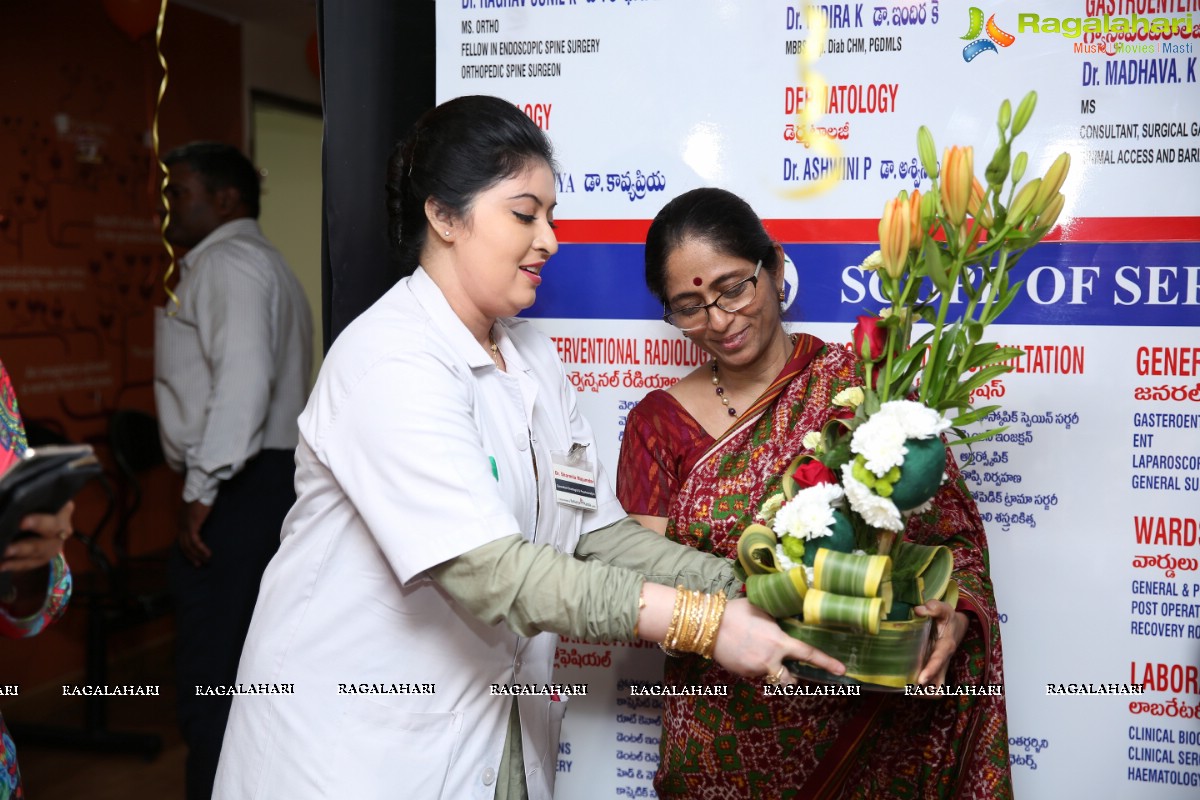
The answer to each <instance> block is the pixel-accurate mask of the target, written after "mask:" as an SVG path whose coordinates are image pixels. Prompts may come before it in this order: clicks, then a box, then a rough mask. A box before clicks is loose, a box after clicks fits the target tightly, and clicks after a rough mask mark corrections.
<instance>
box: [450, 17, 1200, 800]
mask: <svg viewBox="0 0 1200 800" xmlns="http://www.w3.org/2000/svg"><path fill="white" fill-rule="evenodd" d="M813 10H816V11H818V12H819V14H820V17H819V18H814V17H813V16H811V15H810V12H812V11H813ZM1198 37H1200V0H1161V1H1155V0H1088V1H1087V2H1084V0H1073V1H1072V0H1063V1H1061V2H1047V1H1045V0H1044V1H1043V2H1030V3H1025V4H1022V3H1018V2H1007V1H1006V2H995V3H993V4H992V5H990V6H987V5H984V6H970V5H968V4H960V3H948V2H938V0H925V1H924V2H914V3H890V2H888V3H876V4H866V3H823V4H804V3H799V2H795V3H786V2H775V1H774V0H761V2H742V3H734V2H728V0H452V1H449V2H448V1H447V0H443V1H442V2H439V4H438V65H437V74H438V98H439V100H445V99H448V98H451V97H454V96H457V95H462V94H495V95H499V96H501V97H504V98H506V99H509V100H511V101H512V102H513V103H514V104H516V105H517V106H519V107H520V108H521V109H523V110H524V111H525V112H526V113H527V114H528V115H529V116H530V117H531V118H532V119H533V120H534V121H535V122H537V123H538V125H539V126H540V127H542V128H543V129H544V130H546V131H547V132H548V134H549V135H550V137H551V139H552V141H553V142H554V145H555V148H556V152H557V155H558V159H559V167H560V173H559V175H558V185H557V189H558V198H557V199H558V204H559V205H558V208H557V210H556V216H557V218H558V221H559V231H558V233H559V235H560V242H561V248H560V251H559V253H558V255H557V256H555V257H554V258H553V259H552V260H551V261H550V262H549V263H548V265H547V270H546V272H545V273H544V277H545V283H544V284H543V285H542V287H541V288H540V291H539V297H538V301H537V304H536V305H535V306H534V307H533V308H531V309H529V310H528V311H527V312H526V316H529V317H532V318H535V319H536V320H537V321H538V324H539V325H540V326H541V327H542V329H543V330H544V331H545V332H546V333H547V334H548V335H549V336H551V337H552V338H553V339H554V340H555V342H556V344H557V346H558V349H559V353H560V355H561V356H562V358H563V361H564V362H565V363H566V366H567V371H568V374H569V377H570V379H571V381H572V383H573V384H574V386H575V387H576V388H577V389H578V391H579V400H580V403H581V407H582V408H583V410H584V413H585V414H587V416H588V417H589V419H590V420H591V422H592V424H593V426H594V427H595V428H596V430H597V433H598V436H599V438H600V447H599V449H600V458H601V459H602V460H603V461H604V462H605V464H606V465H607V466H608V469H609V471H610V472H611V471H613V470H615V468H616V463H617V454H618V452H619V448H620V440H621V435H622V432H623V427H624V423H625V419H626V415H627V413H628V411H629V409H630V408H632V407H633V405H634V404H636V403H637V402H638V400H639V399H640V398H641V397H642V396H643V395H644V394H645V393H646V392H647V391H649V390H652V389H657V388H665V387H667V386H670V385H671V384H672V383H674V382H675V381H676V380H678V379H679V378H680V377H681V376H683V375H685V374H687V372H689V371H690V370H692V369H695V368H696V367H697V366H699V365H702V364H704V363H706V361H707V358H706V356H705V355H704V353H703V352H701V351H700V350H698V349H697V348H695V347H694V346H692V345H691V344H690V343H689V342H687V341H686V340H684V339H683V338H682V337H681V336H680V335H679V333H678V332H677V331H676V330H675V329H673V328H671V327H670V326H669V325H667V324H666V323H663V322H661V315H662V309H661V307H659V305H658V304H657V303H656V302H655V301H654V299H653V298H652V297H651V296H650V294H649V293H648V292H647V291H646V290H645V288H644V283H643V278H642V270H643V263H642V242H643V241H644V236H645V232H646V229H647V227H648V225H649V222H650V220H651V219H652V218H653V217H654V215H655V213H657V211H658V209H659V208H661V207H662V206H663V204H665V203H666V202H667V201H668V200H670V199H671V198H673V197H675V196H677V195H679V194H681V193H683V192H685V191H687V190H689V189H692V188H695V187H698V186H720V187H723V188H726V189H730V190H732V191H734V192H736V193H738V194H740V195H742V196H743V197H745V198H746V199H747V200H748V201H749V202H750V203H751V205H752V206H753V207H754V208H755V210H756V211H758V213H759V214H760V215H761V216H762V217H763V218H764V219H765V220H766V222H767V226H768V229H769V230H770V232H771V233H772V235H773V236H774V237H776V238H777V239H778V240H779V241H781V242H782V243H783V244H784V247H785V251H786V252H787V254H788V256H789V263H788V264H787V273H786V278H787V306H788V309H787V313H786V319H787V323H788V325H789V327H792V328H794V329H797V330H804V331H807V332H810V333H813V334H814V335H817V336H819V337H822V338H824V339H826V340H827V341H830V342H848V341H849V338H850V329H851V326H852V324H853V321H854V318H855V317H856V316H857V315H858V314H861V313H864V310H865V311H871V312H873V311H877V310H878V309H879V308H880V307H881V306H882V305H883V299H882V296H881V294H880V292H879V289H878V286H877V284H876V283H875V282H874V279H873V275H872V274H871V273H867V272H864V271H863V270H862V269H861V268H860V267H859V266H858V265H859V264H860V263H861V262H862V260H863V258H864V257H865V256H866V255H867V254H868V253H869V252H870V251H871V250H873V249H875V245H874V244H873V242H875V241H876V225H877V220H878V217H879V214H880V212H881V211H882V208H883V204H884V202H885V201H886V200H887V199H889V198H890V197H892V196H894V195H895V194H896V193H897V192H898V191H899V190H900V189H910V190H911V189H913V188H918V187H924V186H926V185H927V180H928V178H927V175H926V174H925V172H924V170H923V169H922V167H921V165H920V163H919V160H918V158H917V152H916V131H917V128H918V127H919V126H920V125H926V126H928V127H929V129H930V130H931V131H932V133H933V135H934V138H935V141H936V142H937V145H938V148H939V152H940V148H942V147H946V146H949V145H952V144H970V145H974V147H975V152H976V167H977V170H978V171H982V169H983V166H984V163H985V160H986V159H987V158H988V156H989V155H990V153H991V152H992V149H993V148H994V147H995V145H996V143H997V133H996V127H995V116H994V115H995V113H996V110H997V109H998V108H999V105H1000V102H1001V101H1002V100H1003V99H1005V98H1008V99H1010V100H1011V101H1012V102H1013V104H1014V106H1015V104H1016V103H1017V102H1019V101H1020V99H1021V97H1023V96H1024V94H1025V93H1026V92H1027V91H1029V90H1030V89H1034V90H1036V91H1037V92H1038V106H1037V110H1036V112H1035V113H1034V115H1033V119H1032V121H1031V122H1030V124H1029V126H1028V127H1027V128H1026V130H1025V131H1024V132H1023V133H1022V134H1021V135H1020V137H1019V138H1018V139H1017V144H1018V146H1019V147H1020V148H1022V149H1024V150H1025V151H1027V152H1028V158H1029V167H1028V170H1027V172H1028V174H1029V175H1040V174H1043V173H1044V172H1045V170H1046V169H1047V168H1048V167H1049V166H1050V164H1051V162H1052V161H1053V159H1054V158H1055V156H1056V155H1057V154H1058V153H1060V152H1062V151H1064V150H1065V151H1067V152H1069V153H1070V154H1071V157H1072V167H1071V173H1070V177H1069V178H1068V180H1067V182H1066V184H1065V185H1064V187H1063V190H1062V191H1063V194H1064V195H1065V196H1066V207H1065V209H1064V211H1063V214H1062V216H1061V217H1060V227H1059V228H1058V229H1057V230H1056V231H1054V232H1053V233H1052V234H1051V236H1050V237H1048V240H1047V241H1046V242H1044V243H1043V244H1041V245H1039V246H1037V247H1036V248H1034V249H1033V250H1031V251H1030V252H1029V253H1028V254H1026V255H1025V256H1024V257H1023V258H1022V260H1021V261H1020V263H1019V264H1018V265H1017V266H1016V268H1015V269H1014V279H1015V280H1022V281H1023V282H1024V283H1023V285H1022V289H1021V292H1020V294H1019V296H1018V298H1017V300H1016V301H1015V302H1014V303H1013V305H1012V306H1011V307H1010V308H1009V309H1008V310H1007V311H1006V312H1005V315H1004V317H1003V318H1002V323H1003V324H998V325H996V326H994V329H993V330H992V331H991V332H990V336H989V338H994V339H996V340H997V341H999V342H1000V343H1001V344H1005V345H1013V346H1016V347H1019V348H1020V349H1021V350H1022V351H1023V355H1022V356H1020V357H1019V358H1017V359H1016V360H1015V361H1014V363H1013V367H1014V369H1013V371H1012V372H1010V373H1008V374H1007V375H1005V376H1004V377H1003V378H1000V379H997V380H995V381H993V382H992V383H991V384H989V385H987V386H984V387H981V389H980V390H979V391H978V393H977V399H979V400H986V401H988V402H996V403H999V404H1000V405H1001V408H1002V410H1001V411H999V412H997V413H996V414H994V415H993V419H992V420H990V421H989V422H991V423H993V424H1004V425H1007V426H1008V428H1007V430H1006V431H1005V432H1004V433H1002V434H1001V435H999V436H997V437H995V438H993V439H991V440H988V441H986V442H983V443H982V444H981V445H980V446H979V447H977V448H976V450H975V457H974V460H973V461H971V462H970V463H968V462H967V461H966V459H967V458H968V457H969V454H968V453H966V452H965V451H964V452H962V453H960V454H959V457H960V458H962V459H963V467H964V470H965V473H964V474H965V475H966V477H967V479H968V481H969V483H970V485H971V487H972V489H973V491H974V492H975V497H976V500H977V501H978V503H979V507H980V510H981V512H982V514H983V517H984V520H985V522H986V524H987V531H988V536H989V540H990V551H991V567H992V574H993V579H994V582H995V586H996V597H997V601H998V604H999V607H1000V611H1001V612H1002V631H1003V636H1004V646H1005V668H1006V684H1005V686H1004V693H1005V696H1006V700H1007V704H1008V711H1009V729H1010V742H1009V744H1010V749H1011V760H1012V766H1013V778H1014V783H1015V788H1016V792H1017V796H1019V797H1023V798H1034V799H1036V798H1047V799H1048V798H1057V797H1061V796H1095V797H1113V796H1137V797H1161V798H1184V797H1192V796H1194V795H1195V793H1196V791H1197V787H1200V689H1198V687H1197V682H1198V679H1197V671H1198V666H1197V665H1198V664H1200V600H1198V599H1196V595H1197V593H1198V592H1200V530H1198V527H1200V513H1198V511H1197V509H1198V508H1200V335H1198V327H1200V191H1197V189H1196V187H1197V186H1200V86H1198V84H1197V55H1198V54H1197V53H1196V44H1197V38H1198ZM814 107H815V109H814ZM806 112H808V113H806ZM835 176H836V177H838V179H837V180H835ZM662 658H663V656H662V655H661V653H659V652H658V651H657V650H656V649H653V648H646V647H622V646H614V645H591V644H587V643H583V642H563V643H562V645H561V646H560V649H559V658H558V669H557V671H556V676H558V675H561V680H563V681H565V682H572V683H575V682H581V681H586V682H588V683H589V685H590V687H591V691H590V692H589V694H588V695H587V696H586V697H584V698H573V699H572V703H571V712H570V714H568V716H567V717H566V720H565V722H564V725H563V741H562V745H561V747H560V763H559V776H558V788H557V794H558V796H559V797H581V796H588V797H654V796H655V794H654V790H653V786H652V777H653V773H654V770H655V768H656V767H657V764H658V759H659V750H658V741H659V725H660V723H661V718H660V711H659V709H658V705H657V701H656V699H655V698H654V697H652V696H645V695H635V694H634V693H633V692H634V691H635V690H634V688H633V687H634V685H635V684H640V683H645V682H650V683H654V682H657V681H658V680H660V678H661V664H662ZM1131 692H1137V693H1136V694H1131ZM776 700H777V701H779V702H785V701H786V699H785V698H776Z"/></svg>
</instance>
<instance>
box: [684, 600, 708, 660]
mask: <svg viewBox="0 0 1200 800" xmlns="http://www.w3.org/2000/svg"><path fill="white" fill-rule="evenodd" d="M711 602H712V595H710V594H705V593H703V592H696V607H695V610H694V611H693V613H692V620H693V622H692V629H691V638H689V639H688V644H687V650H688V652H691V653H699V652H700V650H701V647H700V641H701V639H702V638H703V636H704V620H705V618H706V617H708V608H709V605H710V604H711Z"/></svg>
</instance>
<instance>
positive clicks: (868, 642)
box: [779, 617, 933, 691]
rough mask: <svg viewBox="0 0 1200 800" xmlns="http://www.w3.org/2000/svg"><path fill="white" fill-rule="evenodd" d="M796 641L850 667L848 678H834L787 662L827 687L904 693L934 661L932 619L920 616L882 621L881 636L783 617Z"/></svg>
mask: <svg viewBox="0 0 1200 800" xmlns="http://www.w3.org/2000/svg"><path fill="white" fill-rule="evenodd" d="M779 625H780V627H782V628H783V630H784V631H785V632H786V633H787V634H788V635H789V636H791V637H793V638H795V639H799V640H800V641H802V642H804V643H805V644H809V645H812V646H813V647H815V648H817V649H818V650H820V651H821V652H823V653H825V654H826V655H829V656H832V657H833V658H836V659H837V660H838V661H841V662H842V663H843V664H845V665H846V674H845V675H834V674H832V673H830V672H826V671H825V670H823V669H820V668H818V667H814V666H812V665H810V664H801V663H799V662H795V661H789V662H787V667H788V669H789V670H790V671H791V673H792V674H793V675H795V676H796V677H798V678H804V679H806V680H812V681H818V682H822V683H840V684H853V685H861V686H862V687H863V689H864V690H868V691H902V690H903V689H904V687H905V686H906V685H908V684H913V683H916V682H917V676H918V675H919V674H920V673H921V667H923V666H924V665H925V661H926V660H927V659H928V657H929V650H930V646H931V644H932V641H931V631H932V629H933V626H932V621H931V620H930V619H929V618H928V617H919V618H917V619H912V620H904V621H901V622H881V623H880V624H879V632H878V633H876V634H870V633H866V632H861V633H859V632H855V631H848V630H844V629H841V628H832V627H829V626H825V625H811V624H808V623H804V622H800V621H799V620H797V619H794V618H793V619H781V620H780V621H779Z"/></svg>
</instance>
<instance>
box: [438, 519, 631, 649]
mask: <svg viewBox="0 0 1200 800" xmlns="http://www.w3.org/2000/svg"><path fill="white" fill-rule="evenodd" d="M427 574H428V575H429V576H430V577H431V578H433V580H434V581H435V582H437V584H438V585H439V586H441V587H442V589H443V590H444V591H445V592H446V593H447V594H449V595H450V596H451V597H453V598H454V599H455V600H456V601H457V602H458V603H460V604H461V605H462V606H463V607H465V608H466V609H467V610H468V611H469V612H470V613H471V614H472V615H474V616H475V617H476V618H477V619H479V620H482V621H483V622H486V623H488V624H491V625H494V624H496V623H497V622H504V623H505V624H507V625H508V627H509V628H510V629H511V630H512V631H514V632H515V633H517V634H520V635H521V636H532V635H534V634H536V633H541V632H542V631H551V632H553V633H558V634H561V635H563V636H570V637H572V638H576V639H585V640H587V641H591V642H602V641H604V642H618V641H630V640H632V639H633V629H634V626H635V625H636V623H637V618H638V611H639V608H638V598H639V597H640V596H641V592H642V583H643V581H644V578H643V577H642V576H641V575H640V574H638V573H637V572H636V571H634V570H631V569H623V568H621V567H619V566H612V565H610V564H605V563H603V562H601V561H587V562H584V561H580V560H577V559H575V558H572V557H571V556H570V554H568V553H560V552H558V551H557V550H555V549H554V548H552V547H549V546H547V545H538V544H532V543H530V542H528V541H526V540H525V538H524V537H522V536H521V535H520V534H517V533H514V534H511V535H509V536H505V537H504V538H502V539H497V540H495V541H493V542H489V543H487V544H485V545H481V546H480V547H476V548H475V549H474V550H470V551H468V552H466V553H463V554H462V555H460V556H457V557H455V558H452V559H450V560H448V561H445V562H443V563H441V564H438V565H437V566H435V567H430V568H429V569H428V570H427Z"/></svg>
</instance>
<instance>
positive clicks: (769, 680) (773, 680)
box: [763, 665, 787, 686]
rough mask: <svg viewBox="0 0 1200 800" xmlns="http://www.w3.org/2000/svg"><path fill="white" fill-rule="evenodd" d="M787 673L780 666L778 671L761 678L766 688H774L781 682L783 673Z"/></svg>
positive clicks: (785, 669) (785, 668)
mask: <svg viewBox="0 0 1200 800" xmlns="http://www.w3.org/2000/svg"><path fill="white" fill-rule="evenodd" d="M786 671H787V667H784V666H783V665H780V667H779V669H778V670H776V671H775V672H773V673H772V674H770V675H768V676H767V677H765V678H763V683H765V684H767V685H768V686H776V685H778V684H779V683H780V681H782V680H783V673H784V672H786Z"/></svg>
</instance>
